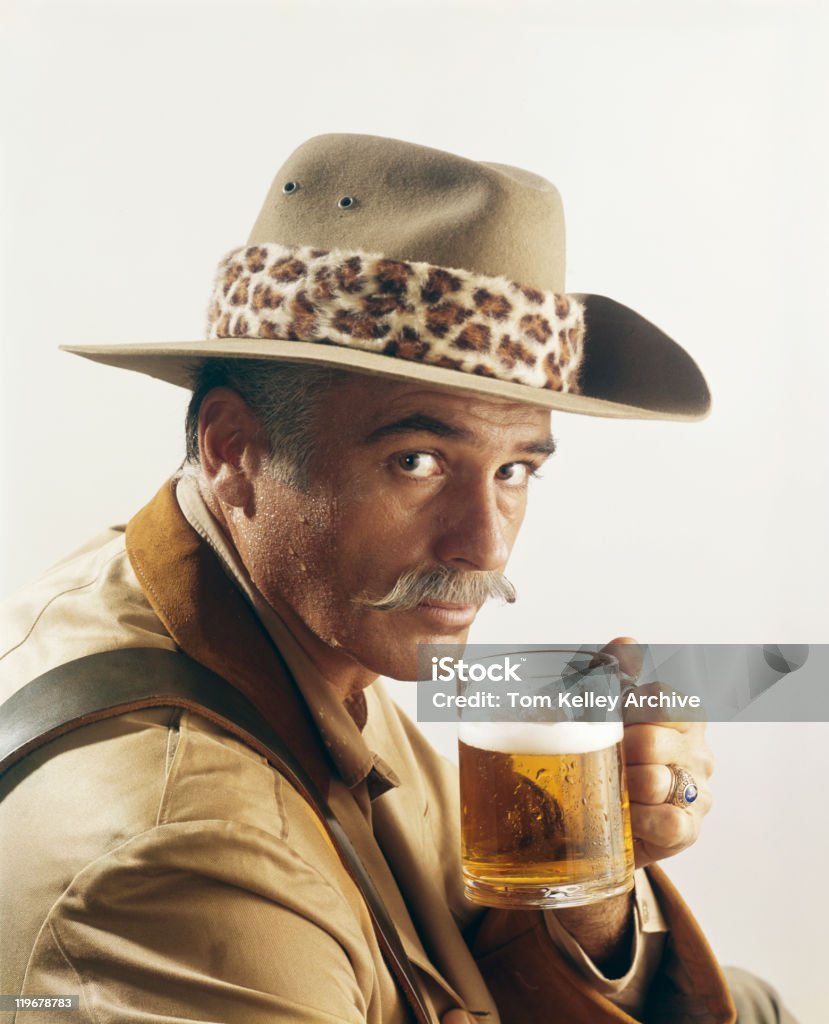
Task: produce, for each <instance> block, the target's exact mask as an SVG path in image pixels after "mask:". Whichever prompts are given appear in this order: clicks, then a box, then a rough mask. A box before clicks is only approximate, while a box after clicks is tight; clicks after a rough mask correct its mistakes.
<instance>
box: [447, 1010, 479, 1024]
mask: <svg viewBox="0 0 829 1024" xmlns="http://www.w3.org/2000/svg"><path fill="white" fill-rule="evenodd" d="M440 1024H478V1022H477V1021H476V1020H475V1018H474V1017H473V1016H472V1015H471V1014H469V1013H467V1012H466V1010H450V1011H449V1013H445V1014H444V1015H443V1016H442V1017H441V1018H440Z"/></svg>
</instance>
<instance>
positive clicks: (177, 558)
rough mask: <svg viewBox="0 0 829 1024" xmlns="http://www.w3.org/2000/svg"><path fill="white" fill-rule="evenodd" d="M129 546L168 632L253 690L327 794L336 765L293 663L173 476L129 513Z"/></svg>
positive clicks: (251, 695) (261, 708)
mask: <svg viewBox="0 0 829 1024" xmlns="http://www.w3.org/2000/svg"><path fill="white" fill-rule="evenodd" d="M126 545H127V554H128V555H129V559H130V562H131V564H132V567H133V569H134V571H135V574H136V576H137V578H138V581H139V583H140V584H141V588H142V590H143V591H144V594H145V595H146V598H147V600H148V601H149V603H150V604H151V606H152V608H153V610H154V611H155V613H156V615H158V617H159V618H160V619H161V621H162V623H163V624H164V626H165V628H166V629H167V631H168V632H169V634H170V636H171V637H172V638H173V639H174V640H175V642H176V643H177V644H178V646H179V647H180V648H181V649H182V650H183V651H184V652H185V653H186V654H188V655H189V656H190V657H191V658H193V659H194V660H195V661H198V662H199V663H200V664H202V665H204V666H205V667H206V668H209V669H211V670H212V671H213V672H216V673H217V674H218V675H220V676H222V678H224V679H226V680H227V681H228V682H229V683H231V684H232V685H233V686H235V687H236V688H237V689H238V690H239V691H240V692H241V693H242V694H244V696H245V697H247V699H248V700H249V701H250V702H251V703H252V704H253V705H254V706H255V707H256V708H257V710H258V711H259V713H260V714H261V715H262V716H263V717H264V718H265V720H266V721H267V722H268V724H269V725H270V726H271V728H273V729H274V730H275V731H276V732H277V734H278V735H279V736H280V738H281V739H282V740H283V742H284V743H285V745H286V746H287V747H288V749H289V750H290V752H291V753H292V754H293V756H294V757H295V758H296V759H297V760H298V761H299V763H300V764H301V765H302V766H303V768H305V770H306V771H307V772H308V774H309V775H310V776H311V778H312V779H313V781H314V782H315V783H316V785H317V787H318V789H319V790H320V792H321V793H322V794H323V795H324V796H325V795H326V794H327V792H328V788H329V781H330V778H331V773H332V768H333V765H332V762H331V758H330V756H329V755H328V753H327V751H326V750H325V747H324V745H323V744H322V741H321V738H320V735H319V733H318V731H317V729H316V728H315V726H314V723H313V721H312V719H311V716H310V714H309V711H308V708H307V706H306V704H305V702H304V701H303V699H302V696H301V694H300V692H299V690H298V688H297V685H296V683H295V681H294V679H293V677H292V676H291V673H290V670H289V669H288V667H287V665H286V664H285V661H284V659H283V658H282V655H281V654H280V652H279V651H278V649H277V648H276V646H275V645H274V643H273V642H272V640H271V638H270V637H269V635H268V633H267V632H266V631H265V629H264V628H263V627H262V625H261V624H260V622H259V621H258V619H257V617H256V615H255V614H254V613H253V611H252V610H251V609H250V607H249V605H248V604H247V602H246V601H245V598H244V597H243V596H242V593H241V592H240V591H239V590H238V588H237V587H236V585H235V584H234V583H233V582H232V581H231V579H230V578H229V577H228V575H227V573H226V572H225V570H224V569H223V567H222V565H221V563H220V561H219V560H218V558H217V557H216V555H215V554H214V553H213V551H212V550H211V549H210V548H209V547H208V545H207V544H206V543H205V542H204V541H203V540H202V539H201V537H199V535H198V534H197V533H196V532H195V530H193V528H192V527H191V526H190V524H189V523H188V522H187V520H186V519H185V517H184V515H183V514H182V512H181V509H180V508H179V505H178V502H177V500H176V496H175V480H168V481H167V483H165V484H164V486H163V487H162V488H161V490H160V491H159V492H158V493H157V494H156V496H155V497H154V498H153V499H152V501H151V502H150V503H149V504H148V505H146V506H145V507H144V508H143V509H141V511H140V512H138V513H137V514H136V515H135V516H134V517H133V518H132V519H131V520H130V522H129V523H128V524H127V529H126Z"/></svg>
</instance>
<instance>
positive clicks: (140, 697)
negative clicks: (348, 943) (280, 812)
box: [0, 647, 435, 1024]
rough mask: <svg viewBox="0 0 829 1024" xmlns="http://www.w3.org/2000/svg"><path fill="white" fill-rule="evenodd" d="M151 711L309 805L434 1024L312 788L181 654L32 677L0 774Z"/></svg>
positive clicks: (132, 656) (12, 709) (226, 693)
mask: <svg viewBox="0 0 829 1024" xmlns="http://www.w3.org/2000/svg"><path fill="white" fill-rule="evenodd" d="M151 707H179V708H186V709H187V710H189V711H195V712H196V713H197V714H199V715H202V716H203V717H204V718H207V719H208V720H209V721H211V722H214V723H215V724H216V725H219V726H221V728H223V729H226V730H227V731H228V732H230V733H232V734H233V735H234V736H236V737H238V738H239V739H240V740H242V741H243V742H244V743H246V744H247V745H248V746H250V747H252V748H253V749H254V750H256V751H257V752H258V753H259V754H261V755H262V756H263V757H265V758H267V760H268V762H269V763H270V764H271V765H272V766H273V767H274V768H275V769H276V770H277V771H278V772H279V773H280V774H281V775H283V776H284V777H285V778H286V779H287V780H288V782H289V783H290V784H291V785H292V786H293V787H294V788H295V789H296V790H297V791H298V792H299V793H300V795H301V796H302V797H303V798H304V799H305V800H306V801H307V802H308V803H309V804H310V806H311V807H312V808H313V810H314V811H315V812H316V814H317V816H318V817H319V819H320V821H321V822H322V824H323V826H324V827H325V830H326V832H327V833H328V835H329V837H330V838H331V841H332V843H333V845H334V848H335V849H336V851H337V853H338V854H339V857H340V859H341V860H342V862H343V865H344V866H345V868H346V870H347V871H348V873H349V875H350V876H351V878H352V879H353V880H354V883H355V884H356V886H357V888H358V889H359V890H360V892H361V894H362V896H363V899H364V900H365V902H366V906H367V907H368V911H369V914H370V915H371V920H372V924H373V925H374V930H375V933H376V935H377V940H378V942H379V944H380V948H381V950H382V951H383V955H384V958H385V960H386V963H387V965H388V967H389V969H390V970H391V972H392V974H393V975H394V977H395V979H396V981H397V983H398V986H399V988H400V990H401V992H402V993H403V995H404V997H405V999H406V1002H407V1003H408V1005H409V1008H410V1010H411V1013H412V1016H413V1019H414V1020H415V1021H417V1024H434V1020H435V1018H434V1016H433V1015H432V1013H431V1012H430V1010H429V1008H428V1006H427V1003H426V1001H425V999H424V997H423V994H422V992H421V988H420V983H419V981H418V978H417V976H416V974H415V969H414V967H413V965H412V963H411V961H410V960H409V958H408V956H407V955H406V952H405V950H404V949H403V944H402V942H401V941H400V936H399V935H398V934H397V929H396V928H395V926H394V923H393V922H392V920H391V918H390V916H389V913H388V911H387V910H386V907H385V905H384V903H383V901H382V899H381V897H380V894H379V893H378V892H377V890H376V888H375V887H374V883H373V882H372V880H371V878H370V876H369V874H368V872H367V871H366V869H365V867H364V865H363V863H362V861H361V860H360V858H359V856H358V855H357V851H356V850H355V849H354V847H353V846H352V844H351V841H350V839H349V838H348V836H347V835H346V833H345V831H344V830H343V827H342V825H341V824H340V822H339V821H338V820H337V818H336V817H335V816H334V813H333V811H332V810H331V808H330V807H329V806H328V804H327V803H326V801H325V800H324V799H323V797H322V795H321V794H320V792H319V789H318V788H317V786H316V785H315V784H314V782H313V781H312V780H311V778H310V777H309V776H308V774H307V772H306V771H305V770H304V769H303V768H302V766H301V765H300V764H299V763H298V762H297V761H296V760H295V759H294V758H293V757H292V756H291V754H290V753H289V751H288V750H286V749H285V745H284V743H283V742H282V740H281V739H280V738H279V737H278V736H277V734H276V733H275V732H274V731H273V729H272V728H271V727H270V726H269V725H268V724H267V722H266V721H265V720H264V719H263V718H262V716H261V715H260V714H259V713H258V712H257V710H256V709H255V707H254V706H253V705H252V704H251V703H250V701H248V699H247V698H246V697H244V696H243V695H242V694H241V693H240V692H239V691H238V690H237V689H236V688H235V687H233V686H231V685H230V683H228V682H227V681H226V680H225V679H223V678H222V677H221V676H218V675H216V673H214V672H211V671H210V670H209V669H207V668H205V667H204V666H203V665H200V664H199V663H198V662H196V661H194V660H193V659H192V658H189V657H188V656H187V655H186V654H182V653H181V652H178V651H169V650H165V649H163V648H143V647H134V648H127V649H122V650H117V651H105V652H102V653H100V654H90V655H87V656H86V657H84V658H78V659H77V660H76V661H70V662H67V663H66V664H64V665H59V666H58V667H57V668H54V669H52V670H50V671H49V672H45V673H44V674H43V675H41V676H38V678H37V679H33V680H32V681H31V682H30V683H27V684H26V685H25V686H23V687H22V688H21V689H20V690H18V691H17V692H16V693H15V694H13V695H12V696H11V697H10V698H9V699H8V700H7V701H6V702H5V703H4V704H3V705H0V775H2V774H3V773H4V772H6V771H8V770H9V769H10V768H11V767H12V766H13V765H14V764H17V762H18V761H20V760H21V759H22V758H23V757H25V756H26V755H27V754H29V753H31V752H32V751H34V750H37V749H38V748H40V747H42V746H44V745H45V744H47V743H49V741H50V740H54V739H57V737H59V736H62V735H64V734H65V733H68V732H70V731H71V730H72V729H77V728H79V727H80V726H83V725H88V724H90V723H92V722H99V721H101V720H103V719H105V718H113V717H114V716H116V715H122V714H126V713H128V712H130V711H137V710H140V709H142V708H151Z"/></svg>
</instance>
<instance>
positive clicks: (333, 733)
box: [176, 471, 400, 800]
mask: <svg viewBox="0 0 829 1024" xmlns="http://www.w3.org/2000/svg"><path fill="white" fill-rule="evenodd" d="M176 499H177V501H178V504H179V507H180V508H181V511H182V514H183V515H184V517H185V519H186V520H187V522H188V523H189V524H190V525H191V526H192V527H193V529H194V530H195V531H196V533H198V534H199V536H200V537H201V538H202V539H203V540H204V541H205V542H206V543H207V544H208V545H209V546H210V547H211V548H212V550H213V551H214V552H215V554H216V556H217V557H218V559H219V561H220V562H221V564H222V566H223V567H224V569H225V571H226V572H227V574H228V575H229V576H230V578H231V579H232V580H233V581H234V583H235V584H236V585H237V586H238V587H239V589H240V590H241V591H242V593H243V594H244V595H245V597H246V598H247V599H248V601H249V603H250V605H251V607H252V608H253V610H254V612H255V613H256V615H257V617H258V618H259V621H260V622H261V623H262V625H263V626H264V627H265V630H266V631H267V633H268V635H269V636H270V638H271V640H273V642H274V644H275V645H276V647H277V648H278V649H279V651H280V653H281V654H282V657H283V658H284V659H285V662H286V664H287V665H288V668H289V669H290V671H291V673H292V675H293V677H294V679H295V680H296V684H297V686H298V687H299V690H300V692H301V693H302V696H303V698H304V700H305V703H306V704H307V705H308V708H309V710H310V712H311V715H312V717H313V719H314V722H315V723H316V726H317V728H318V729H319V732H320V735H321V736H322V740H323V742H324V744H325V746H326V747H327V749H328V751H329V753H330V755H331V758H332V760H333V762H334V764H335V766H336V768H337V771H338V772H339V773H340V776H341V777H342V779H343V781H344V782H345V784H346V785H347V786H348V788H349V789H354V788H355V787H356V786H358V785H359V784H360V783H361V782H363V781H364V780H365V782H366V787H367V789H368V794H369V797H370V799H371V800H374V799H375V798H376V797H378V796H380V795H381V794H382V793H385V792H386V791H387V790H389V789H391V788H393V787H394V786H398V785H400V780H399V778H398V776H397V774H396V773H395V772H394V770H393V769H392V768H391V767H390V766H389V765H388V763H387V762H386V761H384V760H383V758H381V757H380V756H379V754H377V753H375V752H374V751H372V750H371V749H370V748H369V747H368V744H367V743H366V741H365V739H364V737H363V734H362V732H361V731H360V729H359V728H358V727H357V724H356V722H355V721H354V719H353V718H352V717H351V715H350V714H349V713H348V711H347V710H346V708H345V706H344V704H343V702H342V701H341V700H340V698H339V697H338V696H337V693H336V691H335V690H334V688H333V687H332V686H331V684H330V683H329V682H328V680H327V679H325V677H324V676H323V675H322V674H321V673H320V671H319V669H318V668H317V667H316V665H314V663H313V662H312V661H311V659H310V658H309V657H308V655H307V653H306V652H305V649H304V648H303V647H302V646H301V645H300V644H299V642H298V641H297V640H296V638H295V637H294V635H293V633H291V631H290V629H289V628H288V626H287V625H286V623H285V621H284V620H283V619H282V618H281V617H280V616H279V615H278V614H277V612H276V611H275V610H274V609H273V608H272V607H271V605H269V604H268V603H267V601H266V600H265V598H264V597H263V595H262V594H261V593H260V591H259V590H258V589H257V587H256V586H255V584H254V583H253V581H252V580H251V578H250V575H249V573H248V571H247V569H246V568H245V566H244V565H243V563H242V560H241V559H240V558H239V555H238V553H237V551H236V549H235V548H234V547H233V545H232V544H231V543H230V541H229V540H228V539H227V537H226V536H225V534H224V532H223V530H222V528H221V526H220V525H219V523H218V522H217V520H216V518H215V517H214V516H213V514H212V513H211V511H210V509H209V508H208V507H207V505H206V504H205V501H204V498H203V497H202V495H201V491H200V490H199V486H198V483H197V482H196V479H195V477H194V476H193V475H192V474H191V473H188V472H186V471H185V472H183V473H182V474H181V475H180V476H179V477H178V478H177V479H176ZM374 685H375V684H372V686H374ZM361 696H362V694H361ZM363 704H364V706H365V707H366V712H367V706H366V705H365V697H363Z"/></svg>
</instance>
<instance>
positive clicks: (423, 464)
mask: <svg viewBox="0 0 829 1024" xmlns="http://www.w3.org/2000/svg"><path fill="white" fill-rule="evenodd" d="M397 464H398V466H400V468H401V469H402V470H403V471H404V472H405V474H406V476H413V477H415V478H417V479H426V478H427V477H430V476H436V475H437V474H438V473H439V472H440V466H439V465H438V460H437V459H436V458H435V456H434V455H431V454H430V453H429V452H406V454H405V455H400V456H398V458H397Z"/></svg>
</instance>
